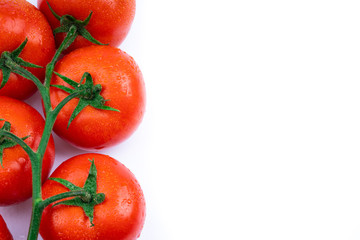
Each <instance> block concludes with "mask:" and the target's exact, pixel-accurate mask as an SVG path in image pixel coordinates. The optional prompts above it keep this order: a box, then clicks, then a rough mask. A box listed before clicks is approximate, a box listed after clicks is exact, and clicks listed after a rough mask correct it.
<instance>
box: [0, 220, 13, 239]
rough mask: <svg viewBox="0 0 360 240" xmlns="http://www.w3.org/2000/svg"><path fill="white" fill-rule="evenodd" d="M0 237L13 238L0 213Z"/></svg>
mask: <svg viewBox="0 0 360 240" xmlns="http://www.w3.org/2000/svg"><path fill="white" fill-rule="evenodd" d="M0 239H1V240H13V237H12V235H11V233H10V231H9V229H8V227H7V225H6V223H5V221H4V218H3V217H2V216H1V215H0Z"/></svg>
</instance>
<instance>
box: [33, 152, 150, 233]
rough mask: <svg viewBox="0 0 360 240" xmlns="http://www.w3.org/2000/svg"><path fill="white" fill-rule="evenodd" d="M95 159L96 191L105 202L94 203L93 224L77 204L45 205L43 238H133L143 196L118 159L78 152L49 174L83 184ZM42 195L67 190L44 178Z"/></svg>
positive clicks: (138, 225)
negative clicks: (103, 197) (103, 196)
mask: <svg viewBox="0 0 360 240" xmlns="http://www.w3.org/2000/svg"><path fill="white" fill-rule="evenodd" d="M89 159H91V160H92V159H94V160H95V166H96V169H97V192H98V193H104V194H105V201H104V202H103V203H101V204H99V205H96V206H95V209H94V221H93V223H94V225H95V226H93V227H90V221H89V219H88V218H87V217H86V215H85V214H84V211H83V210H82V209H81V208H80V207H74V206H64V205H58V206H55V207H52V206H51V205H50V206H48V207H47V208H46V209H45V210H44V213H43V216H42V220H41V226H40V234H41V236H42V237H43V239H44V240H55V239H56V240H105V239H106V240H135V239H137V238H138V237H139V235H140V232H141V230H142V227H143V224H144V221H145V199H144V195H143V192H142V190H141V188H140V185H139V183H138V182H137V180H136V179H135V176H134V175H133V174H132V173H131V172H130V170H128V169H127V168H126V167H125V166H124V165H123V164H121V163H120V162H118V161H117V160H115V159H113V158H111V157H109V156H106V155H102V154H91V153H90V154H83V155H78V156H75V157H73V158H70V159H69V160H67V161H65V162H63V163H62V164H61V165H60V166H59V167H58V168H57V169H56V170H55V171H54V173H53V174H52V175H51V177H54V178H63V179H66V180H68V181H70V182H72V183H73V184H75V185H77V186H80V187H83V185H84V183H85V181H86V178H87V176H88V174H89V169H90V165H91V163H90V161H89ZM42 190H43V198H44V199H46V198H49V197H51V196H54V195H56V194H59V193H63V192H66V191H68V189H67V188H65V187H64V186H63V185H61V184H59V183H57V182H55V181H51V180H47V181H46V182H45V183H44V185H43V189H42Z"/></svg>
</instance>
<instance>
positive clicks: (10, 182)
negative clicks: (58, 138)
mask: <svg viewBox="0 0 360 240" xmlns="http://www.w3.org/2000/svg"><path fill="white" fill-rule="evenodd" d="M0 119H5V120H6V121H8V122H10V123H11V129H10V131H11V132H12V133H14V134H15V135H16V136H18V137H20V138H23V137H26V136H29V137H28V138H27V139H26V140H25V143H27V144H28V145H29V146H30V147H31V148H32V149H33V150H34V151H35V150H37V148H38V146H39V143H40V140H41V135H42V132H43V129H44V124H45V122H44V119H43V118H42V116H41V115H40V114H39V113H38V112H37V111H36V110H35V109H34V108H33V107H31V106H30V105H28V104H26V103H24V102H21V101H19V100H16V99H12V98H9V97H5V96H0ZM3 125H4V121H0V127H2V126H3ZM54 158H55V146H54V140H53V138H52V137H51V138H50V141H49V143H48V146H47V149H46V152H45V155H44V160H43V169H42V181H45V179H46V178H47V176H48V175H49V173H50V169H51V167H52V165H53V163H54ZM31 194H32V182H31V162H30V159H29V157H28V155H27V154H26V152H25V151H24V150H23V149H22V148H21V147H20V146H19V145H16V146H14V147H12V148H6V149H5V150H4V154H3V167H1V166H0V206H4V205H10V204H13V203H18V202H21V201H24V200H26V199H28V198H29V197H31Z"/></svg>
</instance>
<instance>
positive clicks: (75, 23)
mask: <svg viewBox="0 0 360 240" xmlns="http://www.w3.org/2000/svg"><path fill="white" fill-rule="evenodd" d="M47 5H48V6H49V9H50V11H51V13H52V14H53V15H54V17H55V18H56V19H57V20H59V21H60V27H58V28H55V29H54V31H53V33H54V35H55V34H57V33H67V32H69V31H70V28H71V27H75V28H76V33H77V34H78V35H80V36H82V37H83V38H85V39H87V40H88V41H90V42H92V43H94V44H98V45H108V44H103V43H101V42H99V41H98V40H96V39H95V38H94V37H93V36H91V34H90V33H89V31H88V30H86V28H85V27H86V26H87V25H88V24H89V22H90V19H91V16H92V14H93V12H92V11H91V12H90V14H89V16H87V18H86V19H85V20H84V21H81V20H78V19H76V18H75V17H73V16H72V15H69V14H65V15H63V16H59V15H58V14H57V13H56V12H55V11H54V9H52V8H51V6H50V4H49V3H48V2H47Z"/></svg>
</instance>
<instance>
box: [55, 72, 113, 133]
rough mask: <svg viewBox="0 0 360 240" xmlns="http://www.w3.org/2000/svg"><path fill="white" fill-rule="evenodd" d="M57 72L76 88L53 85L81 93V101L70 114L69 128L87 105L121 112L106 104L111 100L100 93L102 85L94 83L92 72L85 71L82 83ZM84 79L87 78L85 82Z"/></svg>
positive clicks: (70, 91) (67, 90)
mask: <svg viewBox="0 0 360 240" xmlns="http://www.w3.org/2000/svg"><path fill="white" fill-rule="evenodd" d="M55 74H56V75H57V76H58V77H60V78H61V79H62V80H64V81H65V82H66V83H68V84H69V85H70V86H71V87H73V88H74V89H71V88H68V87H65V86H63V85H51V86H52V87H56V88H59V89H61V90H63V91H65V92H67V93H69V94H72V93H79V97H78V98H79V103H78V105H77V106H76V108H75V109H74V111H73V113H72V114H71V116H70V119H69V123H68V126H67V127H68V128H69V127H70V124H71V122H72V121H73V120H74V119H75V117H76V116H77V115H78V114H79V113H80V112H81V111H82V110H83V109H84V108H85V107H87V106H92V107H94V108H97V109H102V110H109V111H116V112H119V110H117V109H115V108H112V107H109V106H106V105H105V103H106V102H107V101H109V100H105V99H104V98H103V97H102V96H101V95H100V93H101V90H102V87H101V85H100V84H96V85H94V81H93V79H92V77H91V75H90V73H88V72H85V73H84V75H83V76H82V78H81V80H80V83H78V82H75V81H73V80H71V79H70V78H67V77H65V76H63V75H61V74H59V73H57V72H55ZM84 80H85V83H83V82H84Z"/></svg>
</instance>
